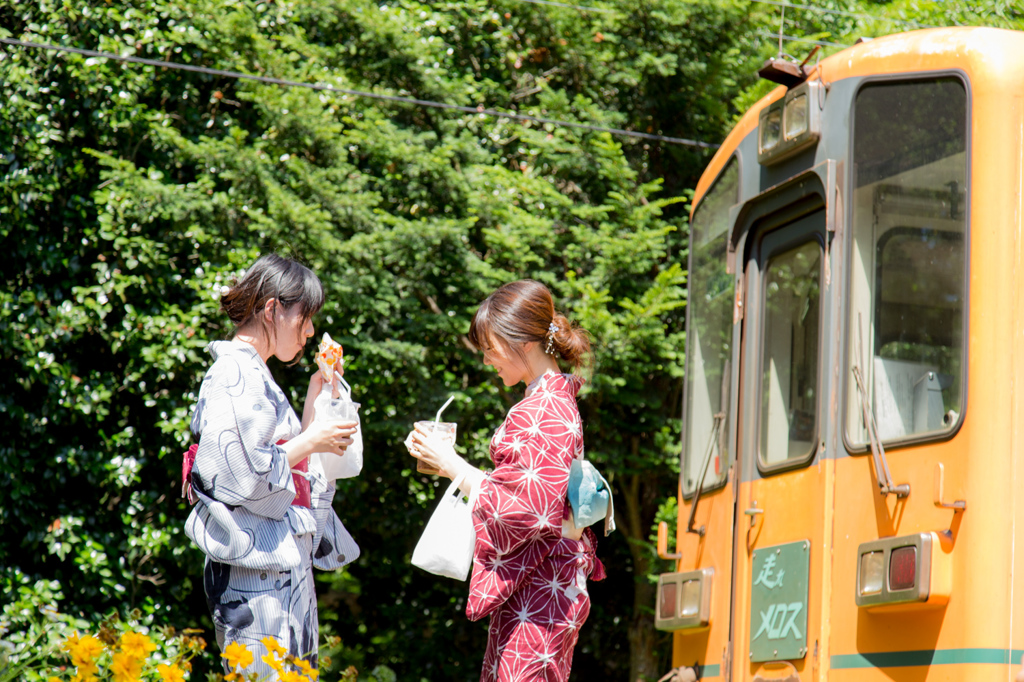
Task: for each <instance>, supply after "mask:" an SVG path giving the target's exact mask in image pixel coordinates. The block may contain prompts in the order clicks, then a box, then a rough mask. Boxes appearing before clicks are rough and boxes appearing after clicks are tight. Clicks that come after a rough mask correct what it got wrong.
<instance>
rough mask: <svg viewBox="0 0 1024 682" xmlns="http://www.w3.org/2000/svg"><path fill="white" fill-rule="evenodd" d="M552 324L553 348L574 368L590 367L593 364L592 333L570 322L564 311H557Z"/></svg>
mask: <svg viewBox="0 0 1024 682" xmlns="http://www.w3.org/2000/svg"><path fill="white" fill-rule="evenodd" d="M551 324H552V326H554V327H556V328H557V330H556V331H555V332H553V333H552V335H551V339H552V341H553V343H552V350H553V351H554V352H555V353H557V354H558V355H559V357H561V358H562V359H563V360H565V361H566V362H567V363H569V364H570V365H572V366H573V368H579V367H588V366H589V365H590V364H591V360H592V358H591V354H590V333H589V332H587V330H586V329H582V328H581V327H580V326H579V325H578V324H575V323H573V322H570V321H569V319H568V318H567V317H566V316H565V315H563V314H562V313H559V312H555V316H554V319H552V320H551Z"/></svg>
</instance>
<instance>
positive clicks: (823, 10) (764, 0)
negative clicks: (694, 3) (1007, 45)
mask: <svg viewBox="0 0 1024 682" xmlns="http://www.w3.org/2000/svg"><path fill="white" fill-rule="evenodd" d="M522 1H523V2H527V1H528V0H522ZM751 2H757V3H761V4H762V5H775V6H776V7H793V8H795V9H802V10H806V11H808V12H816V13H818V14H838V15H841V16H844V17H856V18H858V19H870V20H872V21H887V22H889V23H890V24H902V25H903V26H913V27H914V28H940V27H939V26H929V25H928V24H919V23H917V22H916V21H907V20H905V19H890V18H889V17H876V16H874V15H872V14H863V13H859V12H846V11H844V10H841V9H829V8H827V7H815V6H814V5H800V4H797V3H795V2H780V1H779V0H751Z"/></svg>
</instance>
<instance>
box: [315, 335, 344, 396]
mask: <svg viewBox="0 0 1024 682" xmlns="http://www.w3.org/2000/svg"><path fill="white" fill-rule="evenodd" d="M344 353H345V351H344V349H343V348H342V347H341V344H340V343H338V342H337V341H335V340H334V339H332V338H331V335H330V334H328V333H327V332H324V337H323V338H322V339H320V348H318V349H317V351H316V364H317V366H318V367H319V368H320V373H321V374H323V375H324V379H325V380H326V381H327V382H328V383H330V384H333V383H334V365H335V363H337V362H338V360H341V358H342V356H343V355H344Z"/></svg>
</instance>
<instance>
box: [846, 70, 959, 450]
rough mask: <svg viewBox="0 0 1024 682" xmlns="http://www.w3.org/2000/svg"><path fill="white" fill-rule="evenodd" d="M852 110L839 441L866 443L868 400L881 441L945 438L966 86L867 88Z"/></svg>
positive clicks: (955, 393)
mask: <svg viewBox="0 0 1024 682" xmlns="http://www.w3.org/2000/svg"><path fill="white" fill-rule="evenodd" d="M854 106H855V109H854V141H853V158H854V173H855V178H854V188H855V189H854V195H853V221H852V223H853V239H854V247H853V253H852V259H851V273H850V303H851V305H850V306H849V312H850V317H849V320H848V325H849V326H848V330H849V335H848V338H849V343H848V363H847V364H848V367H847V372H848V377H849V381H848V386H849V390H848V394H847V408H846V411H847V413H846V433H847V440H848V442H849V443H850V445H851V446H853V447H855V448H860V447H865V446H866V445H867V441H868V436H867V431H866V428H865V425H864V420H863V416H862V407H861V406H862V402H863V401H865V400H866V401H868V402H869V404H870V409H871V411H872V413H873V415H874V418H875V423H876V424H877V427H878V435H879V437H880V439H881V440H882V441H883V442H885V443H899V442H906V441H913V440H921V439H927V438H935V437H942V436H944V435H946V434H948V433H949V432H950V430H952V429H953V428H955V427H956V425H957V424H958V422H959V417H960V414H961V412H962V411H963V405H964V377H963V370H964V362H965V360H964V351H965V348H964V338H965V334H964V327H965V320H966V308H965V301H966V298H967V290H966V286H967V276H966V266H967V263H966V252H965V239H966V230H967V211H966V208H967V93H966V89H965V87H964V84H963V82H962V81H961V80H960V79H958V78H952V77H947V78H934V79H927V80H915V81H904V82H892V81H885V82H876V83H869V84H868V85H866V86H865V87H863V88H862V89H861V90H860V92H859V93H858V94H857V99H856V103H855V105H854ZM855 368H856V369H859V372H860V374H861V376H862V378H863V381H862V386H863V394H862V391H861V389H859V388H858V384H857V381H856V379H855V374H854V370H855Z"/></svg>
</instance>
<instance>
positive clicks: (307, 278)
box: [220, 253, 324, 339]
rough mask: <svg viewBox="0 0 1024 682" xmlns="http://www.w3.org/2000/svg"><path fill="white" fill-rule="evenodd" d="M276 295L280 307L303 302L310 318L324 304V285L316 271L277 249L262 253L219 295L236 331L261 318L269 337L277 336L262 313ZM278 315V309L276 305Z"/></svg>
mask: <svg viewBox="0 0 1024 682" xmlns="http://www.w3.org/2000/svg"><path fill="white" fill-rule="evenodd" d="M271 299H275V300H277V302H278V303H279V304H280V307H283V308H291V307H292V306H293V305H299V306H301V307H300V308H299V312H300V313H301V314H302V319H303V320H308V319H310V318H311V317H313V316H314V315H316V314H317V313H318V312H320V309H321V308H322V307H323V305H324V287H323V285H322V284H321V283H320V279H319V278H318V277H317V276H316V275H315V274H313V271H312V270H310V269H309V268H307V267H306V266H305V265H302V264H301V263H299V262H298V261H294V260H292V259H291V258H282V257H281V256H278V255H277V254H276V253H270V254H267V255H266V256H263V257H262V258H260V259H259V260H258V261H256V262H255V263H253V264H252V267H250V268H249V271H248V272H246V273H245V276H244V277H242V279H241V281H239V282H238V283H237V284H235V286H233V287H231V289H229V290H228V291H227V293H225V294H224V295H223V296H221V297H220V307H221V308H222V309H223V310H224V312H226V313H227V314H228V317H229V318H230V319H231V321H232V322H233V323H234V325H235V329H236V331H237V330H238V329H242V328H243V327H247V326H249V325H250V324H251V323H252V322H253V321H258V322H259V324H260V328H261V329H262V331H263V334H264V337H265V338H267V339H271V338H274V328H273V327H272V326H268V325H267V322H266V320H265V319H264V318H263V316H262V315H261V313H262V312H263V309H264V308H265V307H266V305H267V301H269V300H271ZM274 315H275V319H276V316H277V309H276V308H275V309H274Z"/></svg>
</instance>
